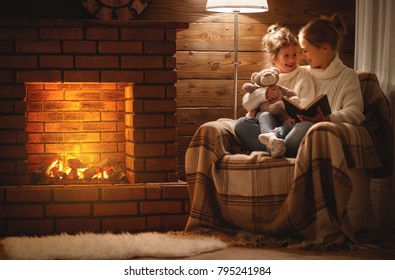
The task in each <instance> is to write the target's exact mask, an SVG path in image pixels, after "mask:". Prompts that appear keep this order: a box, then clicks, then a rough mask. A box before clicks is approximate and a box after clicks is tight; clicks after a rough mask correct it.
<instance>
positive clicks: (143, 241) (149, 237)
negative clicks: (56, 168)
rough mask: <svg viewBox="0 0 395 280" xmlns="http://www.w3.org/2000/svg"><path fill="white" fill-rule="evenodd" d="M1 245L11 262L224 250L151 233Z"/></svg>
mask: <svg viewBox="0 0 395 280" xmlns="http://www.w3.org/2000/svg"><path fill="white" fill-rule="evenodd" d="M1 244H2V245H3V247H4V251H5V253H6V255H7V257H8V258H10V259H15V260H18V259H19V260H51V259H62V260H82V259H85V260H120V259H132V258H148V257H153V258H179V257H187V256H193V255H198V254H201V253H204V252H210V251H216V250H220V249H224V248H226V247H227V244H226V243H225V242H223V241H221V240H219V239H217V238H215V237H211V236H202V235H188V234H177V233H155V232H145V233H139V234H127V233H125V234H111V233H106V234H94V233H83V234H78V235H68V234H60V235H54V236H43V237H6V238H4V239H3V240H1Z"/></svg>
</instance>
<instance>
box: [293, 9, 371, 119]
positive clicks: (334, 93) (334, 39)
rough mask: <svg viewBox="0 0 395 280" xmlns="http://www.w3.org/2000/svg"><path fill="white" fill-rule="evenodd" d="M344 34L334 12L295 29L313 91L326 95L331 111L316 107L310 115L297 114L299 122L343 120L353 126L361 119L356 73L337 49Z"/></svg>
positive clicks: (361, 103)
mask: <svg viewBox="0 0 395 280" xmlns="http://www.w3.org/2000/svg"><path fill="white" fill-rule="evenodd" d="M345 34H346V25H345V23H344V20H343V18H342V17H341V16H340V15H339V14H337V13H335V14H334V15H333V16H332V17H324V16H323V17H321V18H319V19H316V20H312V21H310V22H309V23H308V24H307V25H305V26H304V27H303V28H302V29H301V30H300V32H299V35H298V38H299V44H300V46H301V49H302V58H303V59H304V60H305V61H306V62H307V63H308V64H309V66H307V70H308V71H309V73H310V74H311V75H312V77H313V79H314V83H315V92H316V94H319V93H322V94H327V95H328V100H329V104H330V106H331V109H332V114H331V115H329V116H324V115H323V114H322V113H321V112H320V110H318V112H317V114H316V115H315V116H314V117H307V116H299V119H300V120H302V121H310V122H313V123H317V122H321V121H331V122H347V123H351V124H355V125H359V124H361V122H362V121H363V120H364V118H365V117H364V115H363V113H362V112H363V99H362V93H361V88H360V85H359V79H358V76H357V73H356V72H355V71H354V70H353V69H351V68H348V67H347V66H346V65H344V64H343V62H342V61H341V60H340V59H339V50H340V46H341V44H342V41H343V37H344V35H345Z"/></svg>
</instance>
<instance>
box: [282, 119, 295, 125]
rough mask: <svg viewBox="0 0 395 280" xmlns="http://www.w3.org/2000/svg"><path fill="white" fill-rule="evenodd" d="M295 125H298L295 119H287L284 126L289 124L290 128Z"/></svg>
mask: <svg viewBox="0 0 395 280" xmlns="http://www.w3.org/2000/svg"><path fill="white" fill-rule="evenodd" d="M295 123H296V121H295V119H293V118H288V119H286V120H285V121H284V123H283V124H284V125H287V124H289V125H290V126H294V125H295Z"/></svg>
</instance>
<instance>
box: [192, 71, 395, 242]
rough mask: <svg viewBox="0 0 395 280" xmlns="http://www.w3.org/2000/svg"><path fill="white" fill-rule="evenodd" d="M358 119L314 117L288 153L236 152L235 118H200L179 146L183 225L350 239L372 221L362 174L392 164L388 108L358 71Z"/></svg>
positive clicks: (386, 170)
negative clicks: (187, 206)
mask: <svg viewBox="0 0 395 280" xmlns="http://www.w3.org/2000/svg"><path fill="white" fill-rule="evenodd" d="M358 75H359V79H360V84H361V89H362V94H363V98H364V102H365V110H364V114H365V116H366V121H365V122H364V123H363V124H362V125H360V126H354V125H350V124H346V123H340V124H335V123H330V122H323V123H318V124H315V125H314V126H312V127H311V129H310V130H309V131H308V133H307V134H306V136H305V138H304V140H303V141H302V143H301V146H300V148H299V151H298V155H297V157H296V158H280V159H273V158H271V157H270V156H268V154H267V153H265V152H252V153H251V154H243V149H242V146H241V144H240V142H239V140H238V139H237V136H236V135H235V133H234V125H235V121H234V120H231V119H219V120H217V121H213V122H208V123H206V124H203V125H202V126H201V127H200V128H199V129H198V130H197V131H196V133H195V135H194V137H193V139H192V140H191V143H190V145H189V147H188V149H187V152H186V160H185V163H186V175H187V181H188V186H189V192H190V198H191V210H190V215H189V219H188V222H187V226H186V231H197V232H211V231H220V232H222V233H225V234H228V235H234V234H237V233H240V232H244V233H245V232H248V233H249V234H251V233H252V234H259V235H262V236H267V237H276V238H288V237H295V238H297V239H299V240H303V241H304V242H305V243H306V244H331V243H338V242H340V241H339V240H343V241H344V240H351V241H353V242H355V237H354V233H355V232H356V231H357V230H359V229H361V228H363V227H366V226H368V225H369V223H371V222H372V217H373V216H372V211H371V206H370V197H369V193H370V190H369V178H373V177H385V176H388V175H389V174H390V172H391V170H392V155H393V151H392V147H393V146H392V142H393V126H392V121H391V118H392V115H391V108H390V105H389V102H388V100H387V99H386V97H385V95H384V94H383V92H382V91H381V89H380V86H379V83H378V80H377V77H376V76H375V75H374V74H372V73H359V74H358Z"/></svg>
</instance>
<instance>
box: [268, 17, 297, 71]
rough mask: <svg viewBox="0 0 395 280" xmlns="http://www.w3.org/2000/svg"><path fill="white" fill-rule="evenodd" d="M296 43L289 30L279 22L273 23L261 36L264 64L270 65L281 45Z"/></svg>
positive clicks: (295, 38)
mask: <svg viewBox="0 0 395 280" xmlns="http://www.w3.org/2000/svg"><path fill="white" fill-rule="evenodd" d="M290 45H295V46H297V45H298V39H297V37H296V36H294V35H293V34H292V33H291V31H290V30H289V29H288V28H286V27H282V26H280V25H279V24H277V23H276V24H273V25H271V26H269V28H268V29H267V33H266V34H265V35H264V36H263V37H262V51H263V54H264V56H265V60H264V61H265V64H266V65H265V66H266V67H271V66H272V61H273V59H274V58H275V57H276V56H277V54H278V53H279V52H280V49H281V48H283V47H288V46H290Z"/></svg>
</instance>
